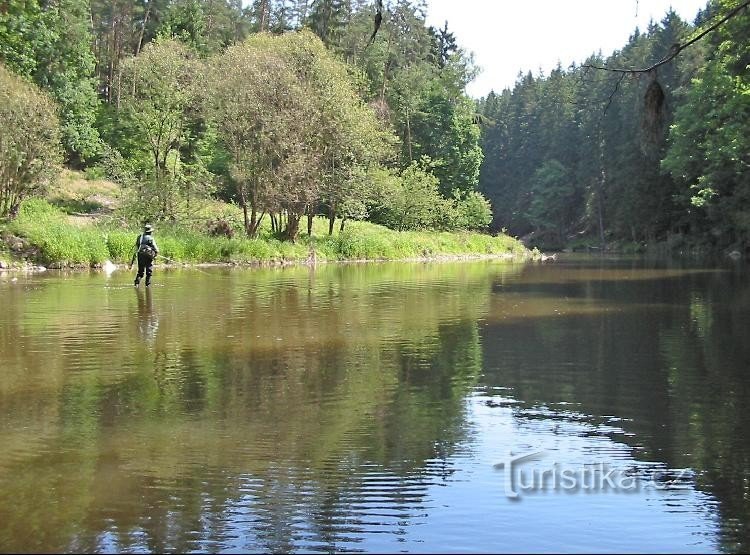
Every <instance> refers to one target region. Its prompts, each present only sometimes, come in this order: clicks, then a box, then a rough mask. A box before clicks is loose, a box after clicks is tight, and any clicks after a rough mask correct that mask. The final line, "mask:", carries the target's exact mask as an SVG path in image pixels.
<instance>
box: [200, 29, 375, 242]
mask: <svg viewBox="0 0 750 555" xmlns="http://www.w3.org/2000/svg"><path fill="white" fill-rule="evenodd" d="M214 71H215V72H216V73H215V75H216V77H215V83H216V90H215V91H213V92H212V94H211V99H212V100H211V106H212V114H213V118H214V120H215V121H216V124H217V126H218V130H219V133H220V137H221V140H222V141H223V142H224V144H225V145H226V147H227V150H228V151H229V152H230V154H231V156H232V164H231V174H232V178H233V180H234V181H235V183H236V186H237V196H238V198H239V201H240V204H241V205H242V207H243V209H244V212H245V228H246V231H247V233H248V235H250V236H254V235H256V234H257V232H258V228H259V226H260V221H261V219H262V216H263V214H264V213H278V212H281V211H283V212H284V214H285V215H286V224H285V228H284V230H283V236H284V237H285V238H286V239H290V240H295V239H296V237H297V234H298V233H299V224H300V220H301V218H302V217H303V216H304V215H305V214H307V215H311V214H312V213H313V211H314V209H315V207H316V205H317V203H318V202H319V201H320V200H321V199H322V200H323V201H324V202H326V203H327V204H328V209H329V214H333V218H335V215H336V214H337V213H338V210H339V209H340V207H341V206H342V204H344V203H346V202H349V201H351V202H353V198H354V197H355V196H357V195H358V194H359V192H358V191H361V189H360V188H359V187H358V186H356V183H357V179H356V177H355V175H356V172H357V168H358V167H361V166H365V167H366V166H367V165H368V164H369V163H372V162H373V161H376V160H378V159H379V158H380V157H381V156H382V153H383V152H384V151H385V150H387V140H386V138H387V135H385V134H384V133H383V131H382V129H381V128H380V126H379V123H378V122H377V120H376V119H375V116H374V114H373V113H372V111H371V110H370V109H369V108H368V107H366V106H365V105H364V104H363V103H362V101H361V100H360V99H359V98H358V97H357V95H356V91H355V89H354V87H353V86H352V84H351V81H350V77H349V73H348V69H347V67H346V66H345V65H344V64H342V63H341V62H339V61H338V60H336V59H335V58H334V57H333V56H332V55H331V53H330V52H329V51H328V50H326V48H325V46H324V45H323V43H322V42H321V41H320V39H318V38H317V37H316V36H315V35H313V34H312V33H310V32H309V31H302V32H297V33H287V34H284V35H282V36H272V35H268V34H260V35H256V36H253V37H251V38H250V39H248V40H247V41H246V42H244V43H243V44H241V45H237V46H235V47H232V48H230V49H229V50H228V51H227V52H226V53H225V54H224V55H222V56H221V57H220V58H218V59H217V60H216V62H215V67H214ZM219 76H220V77H219ZM351 202H350V204H351Z"/></svg>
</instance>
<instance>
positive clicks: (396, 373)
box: [0, 265, 510, 551]
mask: <svg viewBox="0 0 750 555" xmlns="http://www.w3.org/2000/svg"><path fill="white" fill-rule="evenodd" d="M508 271H510V270H509V269H507V268H504V267H499V268H498V269H497V272H499V273H505V272H508ZM494 273H495V271H493V270H492V267H490V271H488V268H487V267H486V266H484V265H478V266H473V265H455V266H454V265H439V266H430V265H414V266H410V265H400V266H398V267H396V266H374V265H372V266H368V267H357V266H352V267H349V268H341V267H333V266H332V267H329V268H324V269H319V270H316V271H314V272H310V271H309V270H307V269H303V270H296V269H295V270H290V271H287V270H284V271H277V272H266V271H259V272H257V273H256V272H253V273H217V274H218V275H216V276H210V277H206V276H205V275H204V274H201V275H200V276H195V275H192V274H191V275H189V276H187V277H188V278H189V280H190V282H189V284H187V285H186V286H185V292H184V299H183V300H182V301H180V298H179V296H178V297H177V301H175V295H176V293H175V289H174V288H178V287H179V284H178V283H176V281H175V282H172V286H173V289H172V290H170V291H169V292H168V291H167V290H165V292H164V293H163V294H162V293H161V290H160V291H159V293H160V295H159V299H158V300H155V301H151V300H150V299H149V298H147V297H146V296H144V295H139V297H138V311H137V313H135V314H133V311H132V310H131V311H128V310H120V309H121V308H125V309H126V308H127V307H128V304H127V302H128V299H130V302H132V297H130V296H129V295H128V296H127V298H125V297H124V296H123V297H122V299H121V298H120V297H119V296H115V295H113V296H111V297H109V298H108V299H107V301H108V310H107V311H105V312H104V314H102V313H97V317H96V318H95V321H94V322H92V323H91V324H89V323H88V322H85V323H83V324H82V325H80V326H78V327H74V328H65V329H66V331H65V334H66V335H65V337H66V340H69V339H70V338H71V337H72V338H73V339H74V340H78V339H83V338H84V337H85V338H87V339H88V341H89V345H88V348H89V349H90V350H91V356H92V357H96V356H98V357H99V359H100V360H101V362H100V364H99V366H98V367H96V368H95V369H94V370H92V371H87V372H83V373H77V372H75V371H74V370H75V369H73V371H71V368H70V367H68V366H66V360H65V359H63V360H56V359H53V358H52V357H50V358H46V357H41V358H40V360H39V361H38V363H39V364H40V365H41V364H47V363H48V364H50V368H51V370H52V371H53V372H56V373H57V374H59V375H62V376H64V377H65V378H64V380H62V383H63V385H62V386H60V387H57V386H55V384H54V382H53V383H51V384H46V386H45V387H42V388H40V390H39V393H38V394H39V395H40V396H39V402H41V400H42V399H47V398H50V396H51V398H53V399H55V401H56V404H57V406H58V407H59V411H57V412H52V413H51V414H47V415H45V416H44V418H42V417H40V416H37V417H36V418H32V419H30V421H31V433H32V434H34V438H36V440H37V441H39V442H40V444H41V445H42V448H41V449H38V450H37V451H36V452H35V453H33V452H22V453H20V455H19V456H17V457H15V458H14V459H13V460H10V459H8V460H5V459H2V458H0V462H3V463H7V464H2V465H0V481H2V483H3V484H5V480H4V478H5V477H7V476H11V475H13V476H16V477H17V478H18V479H16V480H15V481H14V482H13V484H12V485H7V486H6V485H0V521H2V522H4V523H6V524H5V525H4V527H3V531H2V532H0V545H3V546H4V547H6V548H7V549H13V548H14V547H15V548H18V549H29V548H32V549H40V550H68V549H76V550H80V551H97V550H124V551H127V550H148V551H165V550H178V551H189V550H199V549H200V550H219V549H221V548H222V547H224V548H226V546H235V547H239V548H242V549H248V550H250V549H252V550H263V551H287V550H290V549H294V548H299V547H300V546H308V548H320V549H323V550H331V549H333V548H334V546H336V545H340V544H347V545H349V546H352V545H355V546H356V544H357V542H358V541H360V539H361V538H362V536H363V535H364V534H366V533H367V532H368V531H371V530H373V529H374V527H376V526H380V528H379V529H378V531H384V532H387V533H390V534H398V533H401V532H403V530H404V528H405V527H407V526H409V525H410V523H411V522H412V521H413V519H415V518H421V515H423V514H424V512H425V509H424V508H423V504H424V496H425V493H426V491H427V487H428V485H429V484H430V483H431V482H432V481H433V480H439V479H440V478H441V476H445V475H447V474H450V472H451V468H450V463H449V462H447V458H448V456H449V455H450V453H451V451H452V450H453V449H454V446H455V445H456V443H457V442H460V441H462V440H463V435H462V429H463V424H464V405H465V403H464V399H465V395H466V393H467V392H468V391H469V390H470V388H471V387H472V386H473V384H474V383H475V382H476V380H477V379H478V378H477V377H478V375H479V372H480V363H481V346H480V343H479V332H478V328H477V324H476V320H477V318H479V317H481V316H482V315H483V314H484V312H485V311H486V306H487V300H488V295H489V292H490V280H491V276H492V275H493V274H494ZM213 279H217V280H221V287H216V286H215V285H216V282H214V281H212V280H213ZM196 282H198V283H196ZM200 282H203V283H200ZM212 286H213V287H212ZM176 290H178V291H179V289H176ZM40 293H42V292H40ZM100 293H101V292H100ZM89 294H90V295H89V296H92V297H95V296H96V295H92V294H91V291H89ZM107 294H108V295H109V293H107ZM57 295H58V297H59V298H58V299H57V300H55V299H54V297H52V296H51V294H50V296H48V294H47V293H45V294H44V296H45V298H46V299H50V300H52V304H53V305H54V306H53V308H58V309H60V310H57V311H55V310H53V311H52V313H51V314H50V321H48V322H46V323H45V324H37V323H36V322H31V324H32V325H33V326H37V327H36V328H35V329H36V331H35V333H36V334H37V335H39V336H45V337H46V338H47V339H48V340H50V339H51V340H52V341H53V342H54V341H55V340H56V338H57V334H58V333H60V332H59V330H60V329H61V328H60V326H59V324H61V323H65V322H67V320H66V318H65V317H64V315H63V314H62V313H64V311H65V310H73V309H74V304H75V301H71V305H70V306H68V305H67V304H66V303H67V300H66V299H65V297H64V295H60V293H59V292H58V294H57ZM71 296H72V298H73V299H80V300H81V301H82V302H83V303H84V306H85V303H87V302H91V306H96V303H95V302H93V301H89V300H88V299H86V298H83V297H79V292H78V291H75V290H71ZM180 302H183V303H185V305H188V303H189V305H188V307H187V308H182V307H181V305H180ZM118 303H121V304H118ZM152 303H154V304H156V306H154V304H152ZM99 304H100V305H101V299H99ZM131 306H132V305H131ZM157 311H158V313H159V317H158V319H156V320H157V321H156V325H154V320H155V314H156V312H157ZM20 313H21V314H22V313H23V312H22V311H21V312H20ZM127 314H130V315H132V316H134V317H127ZM133 320H135V322H136V323H137V324H138V325H137V326H133V325H132V324H133ZM157 327H158V334H155V333H154V334H151V333H150V332H152V331H154V330H155V329H156V328H157ZM102 329H103V330H111V333H109V331H108V332H107V335H106V338H105V339H106V341H102V342H101V343H98V342H96V341H94V340H92V338H93V339H96V338H97V337H101V331H100V330H102ZM97 334H99V335H97ZM144 338H145V339H144ZM149 342H151V343H149ZM11 360H13V359H11ZM67 362H70V359H68V360H67ZM104 364H107V365H108V366H107V368H106V369H105V368H104V366H103V365H104ZM35 394H37V393H36V392H35V391H34V390H32V392H31V393H30V395H31V397H32V399H33V398H34V395H35ZM0 400H2V399H0ZM35 402H36V401H35ZM22 414H25V415H26V416H28V413H22ZM13 419H14V416H13V415H12V414H11V415H10V420H9V421H5V422H0V439H2V438H3V437H5V435H6V429H8V428H11V427H13V426H14V425H15V424H16V423H15V422H14V420H13ZM25 424H26V423H25ZM37 430H38V431H37ZM42 430H44V434H45V435H42ZM25 439H26V440H27V441H28V439H29V438H28V437H26V438H25ZM441 459H442V461H443V462H442V464H437V463H436V462H435V461H436V460H437V461H439V460H441ZM32 495H34V496H36V497H37V498H38V499H40V500H41V501H42V502H35V503H26V502H21V505H22V506H23V510H15V509H14V510H10V507H11V506H12V504H11V503H10V502H9V500H10V499H20V500H28V499H31V496H32ZM61 506H65V507H67V509H66V510H65V511H61V510H59V507H61ZM46 522H50V523H53V524H54V525H53V526H46V525H45V524H44V523H46ZM28 526H34V527H35V528H38V530H39V532H38V534H37V535H36V536H35V537H34V539H33V540H29V538H28V537H27V536H26V535H24V534H21V533H20V530H22V529H23V528H24V527H28ZM32 543H33V544H34V545H30V544H32Z"/></svg>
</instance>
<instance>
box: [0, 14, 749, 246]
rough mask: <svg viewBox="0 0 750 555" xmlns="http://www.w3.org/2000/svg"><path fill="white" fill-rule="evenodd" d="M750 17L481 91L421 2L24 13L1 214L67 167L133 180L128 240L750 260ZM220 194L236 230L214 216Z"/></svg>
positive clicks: (683, 26) (13, 75) (652, 38)
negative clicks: (470, 236) (738, 255)
mask: <svg viewBox="0 0 750 555" xmlns="http://www.w3.org/2000/svg"><path fill="white" fill-rule="evenodd" d="M747 6H748V2H744V3H743V2H738V1H737V0H712V1H711V2H709V4H708V5H707V6H706V8H705V9H704V10H703V11H701V12H700V13H699V14H697V16H696V19H695V21H693V22H686V21H683V20H681V19H680V18H679V17H678V16H677V14H676V13H674V12H670V13H667V14H665V16H664V18H663V19H662V20H661V21H659V22H652V23H651V25H649V27H648V29H645V30H638V29H636V30H634V32H633V34H632V36H631V37H630V40H629V41H628V44H626V45H624V46H623V48H622V49H621V50H619V51H616V52H614V53H613V54H612V55H611V56H608V57H606V58H605V57H604V56H603V55H602V54H592V56H591V57H590V58H589V59H588V60H586V61H585V63H582V64H580V65H576V64H573V65H572V66H570V67H568V68H563V67H558V68H557V69H555V70H554V71H552V72H551V73H550V75H543V74H537V75H533V74H532V73H530V72H529V73H523V72H521V73H519V77H518V80H517V82H516V84H515V86H514V87H513V88H512V89H505V90H503V91H502V92H491V93H490V94H489V95H488V96H486V97H485V98H481V99H472V98H470V97H469V96H468V95H467V93H466V85H467V84H468V83H469V82H471V80H472V79H473V78H474V76H475V75H476V72H477V71H479V70H480V69H479V68H477V67H476V66H475V65H474V62H473V59H472V56H471V54H470V53H468V52H465V51H464V50H463V49H462V48H461V47H460V46H459V43H460V37H456V36H454V34H453V33H452V32H451V31H450V30H449V22H446V24H445V25H444V26H443V27H441V28H435V27H432V26H429V25H428V24H427V22H426V14H427V4H426V2H425V1H424V0H391V1H386V2H383V1H382V0H374V1H369V0H256V1H255V2H252V3H250V2H242V1H241V0H112V1H103V0H6V1H5V2H3V3H2V6H0V83H2V85H1V86H0V122H2V135H1V136H0V139H2V140H1V141H0V170H1V171H0V218H5V219H6V220H7V221H12V220H13V219H14V218H16V217H17V216H18V214H19V213H20V212H22V210H21V207H22V203H23V201H24V200H25V199H28V198H30V197H34V196H40V195H43V194H45V193H47V194H48V193H49V191H50V190H53V189H54V187H55V186H56V180H57V179H58V177H57V176H58V175H59V172H60V168H61V167H65V168H68V169H72V170H75V171H78V172H82V174H83V175H85V176H86V177H87V178H89V179H107V180H111V181H112V182H114V183H117V184H118V185H119V186H120V187H122V191H123V193H122V199H121V202H120V204H119V206H118V210H117V214H116V216H117V218H118V221H121V222H125V223H127V224H129V225H136V224H137V225H139V224H140V223H141V222H143V221H152V222H163V223H164V224H165V225H166V224H169V225H183V226H188V227H191V226H192V227H196V226H198V227H201V229H202V230H203V231H209V232H211V233H213V234H219V235H220V234H222V233H223V234H227V235H231V234H232V233H233V228H234V229H238V230H241V231H242V232H244V234H245V235H246V236H247V237H250V238H253V237H257V236H258V234H259V233H260V232H261V230H262V229H263V226H268V225H270V230H271V232H272V233H274V234H275V236H276V237H278V238H279V239H280V240H285V241H290V242H294V241H296V240H297V238H298V237H299V236H300V234H301V233H303V231H304V228H305V226H306V228H307V229H306V231H307V235H308V236H309V235H311V234H312V231H313V219H314V218H316V217H324V218H327V219H328V229H327V231H328V233H329V234H333V232H334V225H337V226H338V228H339V229H340V230H341V231H343V229H344V226H345V225H346V223H347V222H349V221H356V220H366V221H370V222H373V223H376V224H381V225H384V226H387V227H389V228H391V229H393V230H397V231H407V230H439V231H457V230H478V231H485V232H486V231H493V232H500V231H503V232H507V233H509V234H511V235H515V236H520V237H524V238H525V239H526V242H527V244H530V245H535V246H539V247H541V248H546V249H562V248H576V247H580V246H585V247H588V248H597V249H599V248H602V249H604V248H609V249H612V248H621V249H622V248H631V249H635V250H642V249H644V248H646V247H652V246H666V247H667V248H669V249H670V250H675V249H683V248H688V247H690V248H693V247H695V248H707V249H744V248H747V246H748V245H750V212H748V203H749V202H750V177H749V175H750V174H749V173H748V171H747V169H748V163H750V148H749V147H750V144H748V143H749V142H750V138H749V137H750V117H749V116H750V74H749V70H748V68H749V67H750V66H749V65H748V64H749V63H750V41H748V40H747V39H748V37H750V11H749V10H748V7H747ZM730 12H731V17H729V18H726V20H725V21H722V22H721V25H715V26H714V27H715V28H713V29H712V30H711V32H710V33H705V36H700V39H701V40H697V39H696V37H698V36H699V34H701V33H703V32H704V31H705V30H706V28H707V27H709V26H711V25H713V24H714V22H716V21H717V20H719V19H720V18H722V17H723V16H726V14H728V13H730ZM686 44H689V45H690V47H689V48H684V49H683V48H681V47H680V45H686ZM671 51H674V53H675V54H679V55H675V56H674V59H671V60H670V61H669V62H668V63H663V64H658V63H657V62H659V60H663V59H665V56H667V55H668V54H669V53H670V52H671ZM504 55H507V56H512V53H506V54H504ZM654 64H656V66H655V67H653V68H652V69H651V70H650V71H646V70H645V69H643V70H641V69H640V68H646V69H647V68H650V67H652V66H654ZM619 70H622V71H619ZM215 201H221V202H224V203H228V204H231V205H232V206H234V207H237V208H238V211H237V212H236V213H239V214H241V218H238V220H237V221H233V220H232V218H231V217H230V216H229V215H228V214H224V213H213V214H212V217H211V218H208V219H207V218H206V216H205V214H206V210H205V207H206V206H207V203H211V202H215Z"/></svg>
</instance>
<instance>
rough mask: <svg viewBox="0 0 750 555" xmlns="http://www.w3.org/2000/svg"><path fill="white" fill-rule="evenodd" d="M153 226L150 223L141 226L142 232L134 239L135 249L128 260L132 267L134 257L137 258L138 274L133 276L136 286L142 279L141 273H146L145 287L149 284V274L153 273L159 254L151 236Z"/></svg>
mask: <svg viewBox="0 0 750 555" xmlns="http://www.w3.org/2000/svg"><path fill="white" fill-rule="evenodd" d="M153 232H154V228H153V227H151V225H150V224H146V225H145V226H144V227H143V233H141V234H140V235H139V236H138V238H137V239H136V240H135V248H136V251H135V253H134V254H133V258H132V260H131V261H130V268H131V269H132V267H133V263H134V262H135V260H136V258H137V259H138V274H136V276H135V281H134V282H133V285H135V286H136V287H138V285H139V284H140V283H141V279H143V274H144V272H145V274H146V287H148V286H150V285H151V274H152V273H153V268H152V266H153V264H154V260H155V259H156V257H157V255H158V254H159V247H157V246H156V241H154V238H153V236H152V234H153Z"/></svg>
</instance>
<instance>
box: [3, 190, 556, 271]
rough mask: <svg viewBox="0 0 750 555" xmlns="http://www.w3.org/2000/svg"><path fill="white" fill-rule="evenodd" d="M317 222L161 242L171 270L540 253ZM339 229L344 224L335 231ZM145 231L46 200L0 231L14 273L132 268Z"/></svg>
mask: <svg viewBox="0 0 750 555" xmlns="http://www.w3.org/2000/svg"><path fill="white" fill-rule="evenodd" d="M327 229H328V221H327V220H325V219H324V218H316V219H315V221H314V225H313V233H312V235H311V236H308V235H307V234H302V235H301V236H300V238H299V240H298V241H297V242H296V243H290V242H285V241H281V240H279V239H277V238H276V237H274V236H273V234H272V233H271V232H270V230H267V229H264V230H263V231H262V232H261V234H260V236H259V237H258V238H257V239H249V238H246V237H239V236H237V235H235V236H234V237H224V236H220V237H214V236H210V235H208V234H205V233H200V232H198V231H195V230H191V229H187V228H182V227H177V226H175V227H168V226H164V227H159V228H157V230H156V234H155V238H156V240H157V242H158V244H159V247H160V254H161V255H163V258H162V260H161V261H162V262H168V263H169V264H171V265H177V266H184V265H200V264H214V265H215V264H220V265H235V266H282V265H290V264H316V263H325V262H363V261H388V260H393V261H396V260H399V261H426V260H459V259H480V258H496V259H503V260H517V261H522V260H532V259H535V258H539V257H540V256H541V255H540V253H539V252H538V251H532V250H529V249H527V248H526V247H524V246H523V244H522V243H521V242H520V241H519V240H517V239H515V238H513V237H509V236H507V235H502V234H500V235H497V236H492V235H487V234H482V233H472V232H398V231H393V230H390V229H387V228H385V227H382V226H379V225H375V224H371V223H368V222H350V223H347V226H346V229H345V230H344V231H343V232H339V231H336V232H334V234H333V235H330V236H329V235H328V232H327ZM336 229H337V230H338V226H336ZM138 233H139V230H138V229H131V228H127V227H123V226H122V225H117V224H116V222H113V221H111V220H106V219H104V220H102V221H97V222H92V223H90V224H88V225H83V226H82V225H80V224H79V223H76V222H75V221H71V219H70V217H69V215H68V214H66V213H65V212H63V211H62V210H61V209H60V208H58V207H57V206H54V205H53V204H51V203H49V202H48V201H46V200H42V199H30V200H27V201H26V202H24V203H23V205H22V207H21V210H20V213H19V215H18V217H17V218H16V219H14V220H13V221H11V222H9V223H6V224H3V225H1V226H0V239H1V240H0V261H2V264H1V265H0V267H1V266H5V267H8V268H10V269H13V268H15V269H34V268H40V267H43V268H50V269H63V268H76V269H84V268H100V267H103V266H104V265H110V266H111V265H114V266H117V265H127V264H128V263H129V262H130V260H131V257H132V254H133V250H134V242H135V238H136V237H137V235H138Z"/></svg>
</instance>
